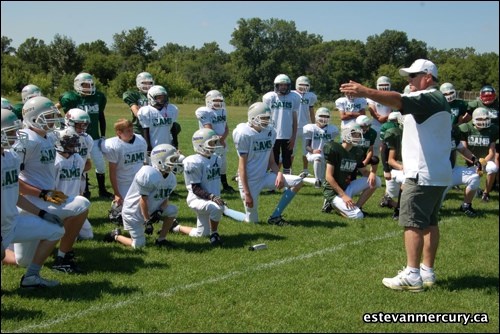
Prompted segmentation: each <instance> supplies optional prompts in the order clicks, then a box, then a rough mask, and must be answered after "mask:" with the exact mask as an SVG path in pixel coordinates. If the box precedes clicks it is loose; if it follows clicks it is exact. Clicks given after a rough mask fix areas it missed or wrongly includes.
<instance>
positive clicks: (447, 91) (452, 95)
mask: <svg viewBox="0 0 500 334" xmlns="http://www.w3.org/2000/svg"><path fill="white" fill-rule="evenodd" d="M439 90H440V91H441V93H443V95H444V97H445V98H446V101H448V103H449V102H453V101H455V100H456V98H457V91H456V90H455V87H453V85H452V84H451V83H449V82H445V83H444V84H442V85H441V87H439Z"/></svg>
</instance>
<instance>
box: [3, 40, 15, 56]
mask: <svg viewBox="0 0 500 334" xmlns="http://www.w3.org/2000/svg"><path fill="white" fill-rule="evenodd" d="M11 43H12V39H11V38H9V37H7V36H2V55H4V54H7V55H10V54H13V53H15V52H16V49H15V48H13V47H12V46H10V44H11Z"/></svg>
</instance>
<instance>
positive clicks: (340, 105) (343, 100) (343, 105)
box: [335, 96, 368, 128]
mask: <svg viewBox="0 0 500 334" xmlns="http://www.w3.org/2000/svg"><path fill="white" fill-rule="evenodd" d="M367 105H368V103H367V102H366V99H365V98H364V97H355V98H353V99H352V100H349V99H348V98H347V97H346V96H343V97H339V98H338V99H337V100H335V107H336V108H337V109H338V110H339V112H340V111H344V112H359V111H361V110H363V109H366V107H367ZM351 122H356V119H354V118H353V119H350V120H346V121H341V122H340V127H341V128H344V127H345V126H346V125H347V124H349V123H351Z"/></svg>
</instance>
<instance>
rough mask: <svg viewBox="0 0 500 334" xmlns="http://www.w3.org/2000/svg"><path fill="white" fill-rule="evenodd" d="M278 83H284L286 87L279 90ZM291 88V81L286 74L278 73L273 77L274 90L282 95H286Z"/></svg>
mask: <svg viewBox="0 0 500 334" xmlns="http://www.w3.org/2000/svg"><path fill="white" fill-rule="evenodd" d="M280 84H286V85H287V88H286V89H285V90H280V89H279V85H280ZM291 89H292V81H291V80H290V78H289V77H288V75H286V74H279V75H278V76H277V77H276V78H275V79H274V92H275V93H279V94H282V95H286V94H288V93H290V91H291Z"/></svg>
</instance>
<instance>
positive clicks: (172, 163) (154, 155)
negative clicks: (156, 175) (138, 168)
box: [151, 144, 184, 174]
mask: <svg viewBox="0 0 500 334" xmlns="http://www.w3.org/2000/svg"><path fill="white" fill-rule="evenodd" d="M179 158H180V154H179V151H177V149H176V148H175V147H173V146H172V145H170V144H160V145H156V146H155V147H154V148H153V150H152V151H151V166H153V167H154V168H156V169H157V170H159V171H160V172H163V173H170V172H173V173H175V174H178V173H182V171H183V170H184V166H183V165H182V163H181V162H180V161H179Z"/></svg>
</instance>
